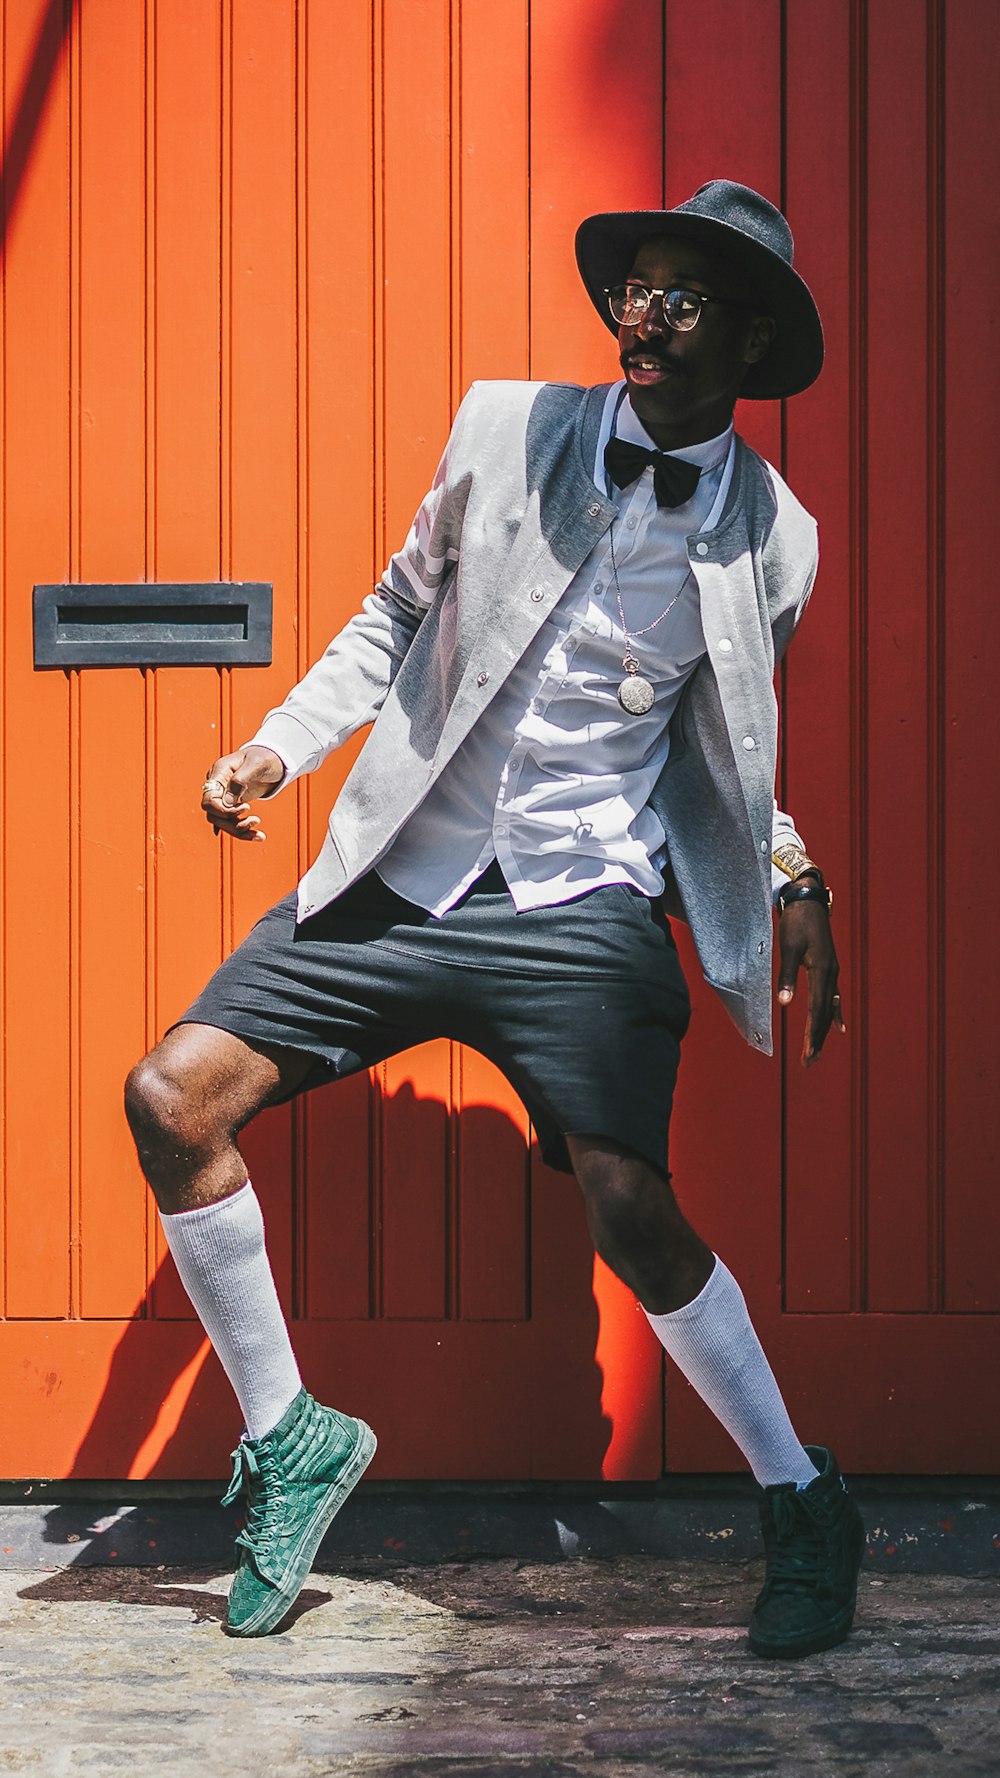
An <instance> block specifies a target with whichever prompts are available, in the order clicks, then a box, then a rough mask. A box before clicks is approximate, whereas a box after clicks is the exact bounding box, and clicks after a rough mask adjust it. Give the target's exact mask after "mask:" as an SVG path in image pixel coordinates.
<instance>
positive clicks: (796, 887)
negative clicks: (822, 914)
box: [778, 882, 833, 914]
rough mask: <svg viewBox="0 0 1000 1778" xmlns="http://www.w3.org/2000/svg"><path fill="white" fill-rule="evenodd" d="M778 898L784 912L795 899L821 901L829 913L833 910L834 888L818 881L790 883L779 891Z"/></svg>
mask: <svg viewBox="0 0 1000 1778" xmlns="http://www.w3.org/2000/svg"><path fill="white" fill-rule="evenodd" d="M778 900H779V902H780V903H781V911H782V913H784V911H785V909H786V908H787V907H788V906H789V905H790V903H791V902H793V901H821V902H822V903H823V906H824V907H825V908H826V911H827V913H828V914H829V913H832V912H833V890H832V889H829V888H826V887H823V888H821V887H820V885H819V884H818V883H799V882H792V883H789V884H788V885H787V886H786V887H785V888H784V889H782V890H780V891H779V894H778Z"/></svg>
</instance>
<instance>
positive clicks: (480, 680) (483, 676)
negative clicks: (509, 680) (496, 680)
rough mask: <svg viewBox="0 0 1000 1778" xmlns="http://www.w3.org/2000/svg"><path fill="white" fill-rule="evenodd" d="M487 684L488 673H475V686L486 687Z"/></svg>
mask: <svg viewBox="0 0 1000 1778" xmlns="http://www.w3.org/2000/svg"><path fill="white" fill-rule="evenodd" d="M489 682H490V676H489V674H488V673H477V674H476V684H477V685H488V684H489Z"/></svg>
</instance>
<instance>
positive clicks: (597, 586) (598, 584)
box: [594, 580, 604, 593]
mask: <svg viewBox="0 0 1000 1778" xmlns="http://www.w3.org/2000/svg"><path fill="white" fill-rule="evenodd" d="M594 591H595V593H603V591H604V582H603V580H595V582H594Z"/></svg>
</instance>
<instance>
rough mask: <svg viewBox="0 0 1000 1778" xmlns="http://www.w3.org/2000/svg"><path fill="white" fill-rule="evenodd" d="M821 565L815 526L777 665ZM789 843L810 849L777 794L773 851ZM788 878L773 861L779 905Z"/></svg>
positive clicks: (780, 634) (782, 624) (780, 628)
mask: <svg viewBox="0 0 1000 1778" xmlns="http://www.w3.org/2000/svg"><path fill="white" fill-rule="evenodd" d="M818 566H819V549H818V544H817V543H816V533H815V527H814V528H813V550H812V555H811V558H810V561H809V563H808V566H807V568H806V572H805V576H804V578H803V582H802V591H801V593H800V594H799V598H798V600H797V602H796V603H795V604H794V605H792V606H790V607H789V608H788V609H787V610H786V611H784V612H782V613H781V616H780V617H779V618H778V620H777V622H776V623H775V624H774V625H773V626H772V630H771V634H772V636H773V638H774V665H775V669H777V667H778V665H779V663H780V661H781V658H782V655H783V654H784V652H785V650H786V648H787V647H788V644H789V642H790V641H791V639H792V637H793V636H794V634H795V631H796V629H797V628H798V626H799V624H800V622H801V621H802V616H803V613H804V612H805V608H806V606H807V605H808V603H809V596H810V594H811V592H812V590H813V585H814V583H815V580H816V570H817V568H818ZM788 845H795V846H800V847H801V848H802V850H803V852H806V851H808V847H807V846H806V843H805V841H804V840H803V838H802V836H801V834H800V833H799V832H798V830H797V828H796V826H795V822H794V821H793V820H792V817H791V815H787V814H786V813H785V811H784V809H779V807H778V802H777V798H775V803H774V815H773V818H772V822H771V851H772V852H776V851H777V849H778V847H779V846H788ZM787 882H788V878H787V877H786V875H785V873H784V871H781V870H779V869H778V867H777V865H776V864H772V866H771V900H772V902H773V903H774V905H775V907H777V905H778V892H779V890H781V889H783V888H784V886H785V884H786V883H787Z"/></svg>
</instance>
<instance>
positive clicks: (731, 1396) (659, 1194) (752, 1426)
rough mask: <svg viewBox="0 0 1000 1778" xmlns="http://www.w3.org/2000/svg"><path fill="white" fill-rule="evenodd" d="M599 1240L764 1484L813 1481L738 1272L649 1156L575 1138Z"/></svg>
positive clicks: (573, 1148) (572, 1144)
mask: <svg viewBox="0 0 1000 1778" xmlns="http://www.w3.org/2000/svg"><path fill="white" fill-rule="evenodd" d="M568 1143H569V1151H570V1155H571V1158H572V1161H573V1165H574V1167H575V1168H576V1172H577V1177H578V1179H579V1181H580V1185H581V1188H582V1191H583V1196H584V1201H585V1203H586V1206H587V1219H588V1222H589V1224H590V1229H591V1233H592V1235H593V1237H594V1245H595V1246H596V1248H597V1251H598V1253H599V1254H600V1255H601V1258H602V1259H604V1260H605V1261H606V1262H607V1264H608V1265H609V1266H610V1267H611V1269H612V1271H614V1272H616V1273H617V1274H618V1276H619V1278H622V1279H623V1280H624V1281H625V1283H626V1284H628V1285H630V1286H631V1288H632V1289H633V1290H634V1291H635V1293H636V1296H637V1297H638V1298H639V1301H640V1303H641V1304H642V1306H643V1308H644V1309H645V1311H646V1314H647V1316H648V1318H649V1323H650V1326H651V1327H652V1329H653V1332H654V1333H655V1334H656V1336H657V1338H658V1339H659V1341H660V1344H661V1345H662V1346H663V1348H664V1350H665V1351H666V1352H667V1353H668V1354H669V1355H670V1357H671V1358H672V1359H673V1360H674V1363H675V1364H676V1365H677V1366H678V1368H679V1369H680V1370H681V1371H682V1372H683V1373H684V1375H685V1376H686V1377H687V1379H688V1382H689V1383H691V1384H692V1386H693V1387H694V1388H695V1389H697V1391H698V1393H699V1395H700V1396H701V1397H702V1400H703V1401H705V1402H706V1403H707V1405H708V1406H709V1407H710V1408H711V1410H712V1412H713V1414H715V1416H716V1418H717V1419H718V1420H719V1421H721V1423H722V1425H723V1426H724V1427H725V1429H726V1431H727V1432H728V1433H729V1435H730V1437H731V1438H733V1439H734V1440H735V1442H736V1444H737V1445H738V1446H739V1448H740V1450H741V1451H742V1452H743V1455H744V1456H745V1457H746V1459H747V1461H748V1463H749V1464H750V1467H751V1468H752V1470H753V1472H754V1475H755V1476H756V1478H757V1480H758V1481H759V1482H761V1483H762V1484H763V1485H764V1486H767V1485H769V1484H771V1483H775V1482H795V1483H798V1484H800V1485H802V1486H805V1485H806V1484H807V1483H808V1482H810V1481H812V1480H815V1477H816V1466H815V1464H814V1463H813V1461H812V1459H811V1457H810V1456H809V1455H808V1453H807V1452H806V1451H805V1449H804V1448H803V1446H802V1445H801V1444H800V1442H799V1440H798V1438H797V1437H796V1435H795V1432H794V1431H793V1428H792V1424H791V1421H790V1420H789V1418H788V1413H787V1410H786V1408H785V1404H784V1402H783V1401H782V1399H781V1394H780V1391H779V1389H778V1385H777V1383H776V1381H775V1378H774V1373H773V1371H772V1370H771V1367H770V1365H769V1364H768V1362H767V1359H766V1357H765V1355H764V1352H763V1349H762V1347H761V1344H760V1341H759V1340H758V1338H757V1335H756V1334H755V1332H754V1329H753V1325H752V1323H751V1321H750V1317H749V1315H748V1313H747V1306H746V1303H745V1301H744V1299H743V1292H742V1291H741V1290H740V1287H739V1285H738V1284H737V1282H736V1280H735V1278H734V1277H733V1275H732V1273H731V1272H730V1271H729V1269H728V1267H727V1266H725V1265H724V1264H723V1263H722V1261H721V1260H717V1259H716V1257H715V1255H714V1254H713V1253H712V1251H711V1249H710V1248H709V1247H707V1246H706V1245H705V1243H704V1241H702V1239H701V1237H700V1236H699V1235H697V1234H695V1231H694V1229H693V1228H692V1227H691V1225H690V1223H688V1222H687V1221H686V1219H685V1218H684V1216H682V1214H681V1211H680V1209H679V1208H678V1205H677V1201H676V1199H675V1197H674V1194H673V1192H672V1190H671V1189H670V1186H669V1184H668V1182H667V1180H666V1179H665V1178H664V1177H663V1176H662V1174H660V1173H658V1172H657V1171H656V1169H655V1167H652V1166H650V1164H649V1162H648V1161H644V1160H642V1159H641V1158H640V1157H639V1156H637V1155H631V1154H627V1153H625V1152H624V1151H623V1150H622V1149H620V1148H617V1147H616V1145H615V1144H614V1143H611V1142H608V1141H605V1140H603V1139H602V1138H600V1137H592V1136H573V1137H569V1138H568Z"/></svg>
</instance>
